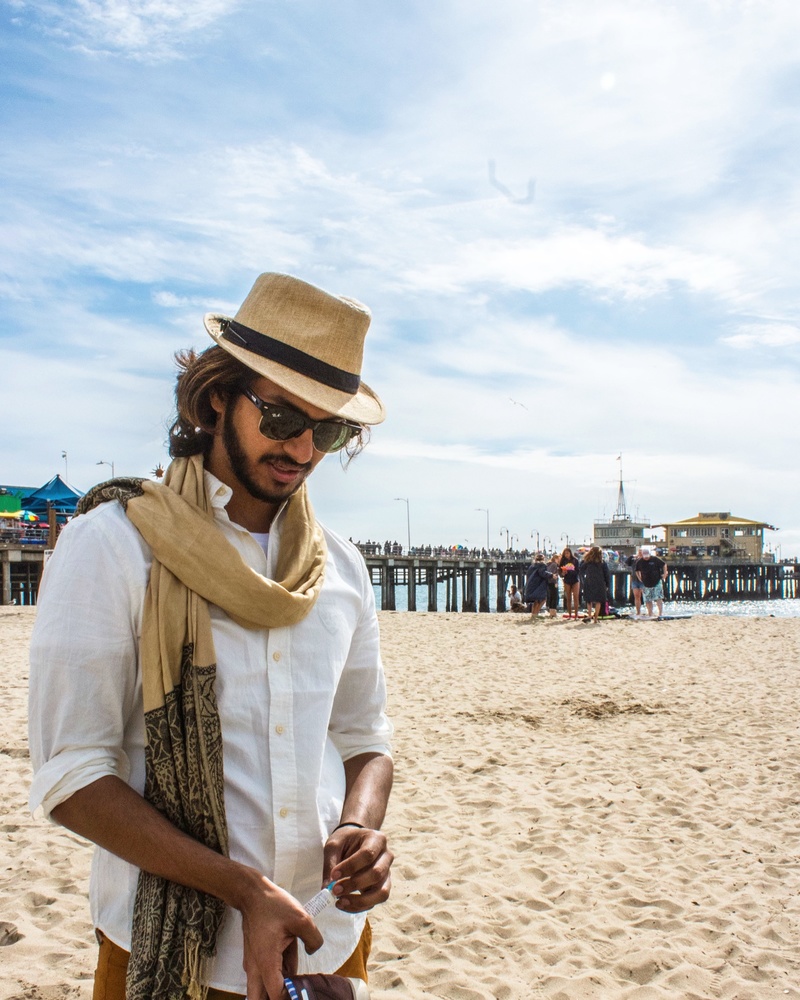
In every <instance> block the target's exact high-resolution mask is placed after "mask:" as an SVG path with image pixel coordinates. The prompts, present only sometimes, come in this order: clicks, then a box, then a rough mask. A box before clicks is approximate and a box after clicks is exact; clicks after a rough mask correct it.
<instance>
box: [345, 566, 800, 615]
mask: <svg viewBox="0 0 800 1000" xmlns="http://www.w3.org/2000/svg"><path fill="white" fill-rule="evenodd" d="M364 559H365V561H366V564H367V568H368V570H369V573H370V577H371V579H372V583H373V586H375V587H378V588H379V589H380V608H381V610H382V611H395V610H397V592H398V589H402V590H404V591H405V592H406V595H407V597H406V606H407V608H408V610H409V611H418V610H420V611H440V610H443V611H487V612H488V611H490V610H491V607H490V593H491V588H490V581H491V579H492V577H494V579H495V583H496V587H495V588H494V591H495V610H496V611H505V610H506V609H507V603H506V600H507V599H506V591H507V590H508V588H509V587H510V586H511V584H512V583H513V584H515V585H516V586H517V587H518V588H519V589H520V590H522V591H524V589H525V571H526V570H527V568H528V566H529V565H530V563H529V561H528V560H527V559H526V560H513V559H512V560H495V559H482V558H470V557H461V556H455V557H453V558H449V557H446V556H437V557H425V556H385V555H368V556H365V557H364ZM668 572H669V575H668V577H667V581H666V584H665V593H664V597H665V599H667V600H674V601H713V600H719V601H737V600H741V601H762V600H763V601H769V600H781V599H783V598H796V597H800V587H799V586H798V582H799V581H800V565H799V564H797V563H794V564H792V563H741V562H734V561H732V560H730V559H726V560H719V561H710V560H699V559H698V560H693V561H689V562H679V563H674V564H668ZM440 587H443V588H444V598H445V606H444V608H440V607H439V588H440ZM419 589H422V590H423V591H424V593H425V596H426V598H427V600H423V601H422V602H420V601H419V593H418V590H419ZM611 603H612V604H613V605H615V606H617V607H622V606H625V605H628V604H631V603H632V600H631V594H630V573H629V572H628V571H627V569H620V568H612V570H611ZM420 604H422V605H423V606H422V607H420Z"/></svg>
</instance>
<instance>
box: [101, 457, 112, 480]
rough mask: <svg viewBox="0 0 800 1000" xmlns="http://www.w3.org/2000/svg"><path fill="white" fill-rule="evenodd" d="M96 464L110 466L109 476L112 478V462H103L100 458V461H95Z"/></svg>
mask: <svg viewBox="0 0 800 1000" xmlns="http://www.w3.org/2000/svg"><path fill="white" fill-rule="evenodd" d="M97 465H108V466H110V467H111V478H112V479H114V463H113V462H104V461H103V460H102V458H101V459H100V461H99V462H97Z"/></svg>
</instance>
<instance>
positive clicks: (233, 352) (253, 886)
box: [30, 274, 392, 1000]
mask: <svg viewBox="0 0 800 1000" xmlns="http://www.w3.org/2000/svg"><path fill="white" fill-rule="evenodd" d="M369 321H370V317H369V312H368V310H367V309H366V307H364V306H362V305H361V304H360V303H358V302H355V301H353V300H350V299H345V298H340V297H337V296H334V295H330V294H328V293H327V292H324V291H322V290H321V289H318V288H315V287H314V286H312V285H308V284H306V283H305V282H302V281H300V280H298V279H296V278H293V277H290V276H288V275H279V274H264V275H261V276H260V277H259V278H258V279H257V281H256V283H255V285H254V286H253V289H252V290H251V292H250V294H249V295H248V297H247V299H246V300H245V302H244V304H243V305H242V307H241V309H240V310H239V311H238V313H237V314H236V317H235V318H234V319H230V318H228V317H224V316H216V315H211V314H209V315H207V316H206V317H205V325H206V328H207V330H208V332H209V333H210V334H211V337H212V338H213V339H214V341H215V342H216V346H212V347H210V348H209V349H208V350H206V351H204V352H203V353H201V354H199V355H196V354H195V353H194V352H186V353H184V354H182V355H179V356H178V363H179V369H180V371H179V375H178V380H177V385H176V390H175V393H176V402H177V419H176V421H175V423H174V424H173V426H172V428H171V431H170V453H171V455H172V456H173V462H172V464H171V465H170V468H169V470H168V472H167V476H166V478H165V480H164V485H157V484H155V483H152V482H150V481H147V480H144V481H142V480H120V479H117V480H112V481H111V482H110V483H107V484H101V486H99V487H95V489H94V490H92V491H90V493H89V494H87V497H86V498H85V501H86V502H85V503H84V504H83V507H82V516H79V517H76V518H75V519H74V520H73V521H72V522H71V523H70V524H69V525H68V526H67V528H66V529H65V530H64V532H63V533H62V535H61V538H60V539H59V542H58V546H57V549H56V551H55V553H54V555H53V557H52V559H51V560H50V561H49V564H48V568H47V573H46V575H45V580H44V586H43V590H42V594H41V600H40V603H39V610H38V616H37V624H36V628H35V631H34V637H33V642H32V647H31V699H30V715H31V723H30V742H31V756H32V760H33V764H34V770H35V776H34V781H33V787H32V792H31V806H32V808H34V809H36V808H38V807H41V808H42V809H43V811H44V813H45V814H46V815H50V816H52V818H53V819H55V820H56V821H57V822H59V823H61V824H63V825H64V826H66V827H68V828H69V829H71V830H74V831H75V832H77V833H78V834H80V835H81V836H84V837H87V838H88V839H89V840H92V841H94V843H95V844H97V845H98V848H99V849H98V850H97V851H96V852H95V857H94V862H93V867H92V880H91V888H90V898H91V907H92V917H93V920H94V924H95V927H96V928H97V936H98V940H99V941H100V944H101V947H100V959H99V964H98V972H97V975H96V978H95V992H94V1000H122V998H123V997H124V996H127V998H128V1000H175V998H180V997H184V996H186V997H191V998H193V1000H194V998H195V997H202V996H204V995H205V989H206V987H207V986H208V987H210V991H209V993H208V996H209V997H210V998H220V997H227V998H230V997H237V996H238V997H242V996H244V995H246V996H247V997H248V1000H278V998H279V997H281V996H282V995H284V971H286V972H287V973H288V974H289V975H290V976H291V974H292V973H293V972H294V971H295V969H296V968H298V967H299V970H300V972H301V973H303V972H319V973H333V972H334V971H336V970H338V971H339V972H340V973H341V974H342V975H346V976H354V977H358V978H360V979H366V971H365V962H366V956H367V954H368V952H369V938H370V933H369V925H368V924H366V923H365V920H366V917H365V913H366V911H367V910H369V909H370V908H371V907H372V906H374V905H375V904H376V903H380V902H382V901H384V900H385V899H386V898H387V897H388V894H389V888H390V866H391V862H392V855H391V853H390V852H389V850H388V848H387V844H386V838H385V837H384V835H383V834H382V833H380V826H381V823H382V820H383V817H384V811H385V808H386V803H387V799H388V796H389V791H390V788H391V781H392V761H391V757H390V756H389V747H388V738H389V736H390V735H391V726H390V723H389V722H388V720H387V719H386V716H385V714H384V701H385V688H384V679H383V672H382V667H381V662H380V653H379V648H378V629H377V621H376V615H375V606H374V599H373V596H372V587H371V583H370V579H369V576H368V574H367V572H366V568H365V566H364V563H363V560H362V558H361V556H360V555H359V554H358V552H357V551H356V549H355V547H354V546H352V545H351V544H349V543H348V542H345V541H344V540H342V539H341V538H339V537H338V536H337V535H335V534H333V533H332V532H330V531H328V530H326V529H324V528H322V527H321V526H320V525H319V523H318V522H317V521H316V519H315V517H314V514H313V511H312V509H311V505H310V503H309V501H308V498H307V495H306V487H305V480H306V478H307V477H308V476H309V475H310V473H311V472H312V471H313V469H314V468H315V467H316V466H317V464H318V463H319V462H320V461H321V460H322V458H323V457H324V456H325V454H326V453H329V452H335V451H337V450H340V449H341V448H343V447H344V448H347V450H348V453H349V454H350V455H352V454H354V453H355V452H356V451H357V450H358V449H359V448H360V446H361V444H362V443H363V438H364V435H365V428H366V427H367V426H368V425H370V424H376V423H380V422H381V421H382V420H383V418H384V410H383V405H382V403H381V402H380V400H379V399H378V397H377V396H376V395H375V394H374V393H373V392H372V390H371V389H369V388H368V387H367V386H366V385H365V384H364V383H362V382H361V381H360V372H361V361H362V353H363V343H364V338H365V335H366V332H367V328H368V326H369ZM107 501H110V502H107ZM223 763H224V769H223ZM330 883H335V885H334V886H333V894H334V896H335V898H336V905H335V906H331V907H328V908H327V909H325V911H324V912H323V913H321V914H320V915H319V916H318V917H317V918H316V923H315V921H314V920H312V919H311V918H310V917H309V916H308V914H307V913H306V912H305V910H304V909H303V906H302V905H301V904H303V903H304V902H306V901H308V900H309V899H310V898H311V897H312V896H313V895H314V894H315V893H317V892H318V890H319V889H320V887H321V886H323V885H327V884H330ZM298 941H299V942H300V943H301V944H300V945H299V944H298ZM129 954H130V957H129ZM310 955H313V957H309V956H310ZM126 969H127V986H126V985H125V980H124V976H125V974H126ZM313 979H314V977H313V976H312V977H310V978H309V979H308V980H307V981H306V983H307V985H309V989H308V990H307V992H308V994H309V996H310V997H313V996H314V992H313V989H312V988H311V980H313ZM342 982H344V981H343V980H336V981H334V980H330V981H328V980H324V982H323V980H321V979H319V980H317V983H316V985H317V986H320V984H322V985H324V986H325V988H326V989H327V988H330V990H331V992H330V993H325V994H324V995H326V996H327V995H330V996H338V995H340V994H338V993H336V990H337V989H338V988H339V986H340V985H341V983H342ZM286 985H287V989H289V992H290V993H291V988H292V984H291V983H287V984H286ZM126 990H127V992H126ZM318 995H323V994H322V993H319V994H318ZM341 995H346V994H341Z"/></svg>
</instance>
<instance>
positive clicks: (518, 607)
mask: <svg viewBox="0 0 800 1000" xmlns="http://www.w3.org/2000/svg"><path fill="white" fill-rule="evenodd" d="M508 600H509V604H510V607H509V610H510V611H514V612H520V611H525V610H527V609H526V607H525V605H524V604H523V603H522V594H520V592H519V591H518V590H517V587H516V584H514V583H512V584H511V586H510V587H509V589H508Z"/></svg>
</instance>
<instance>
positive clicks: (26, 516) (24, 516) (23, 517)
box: [19, 510, 39, 524]
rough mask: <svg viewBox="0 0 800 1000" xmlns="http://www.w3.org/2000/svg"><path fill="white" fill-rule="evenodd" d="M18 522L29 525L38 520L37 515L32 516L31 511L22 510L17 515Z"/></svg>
mask: <svg viewBox="0 0 800 1000" xmlns="http://www.w3.org/2000/svg"><path fill="white" fill-rule="evenodd" d="M19 519H20V521H29V522H30V523H31V524H33V523H35V522H36V521H38V520H39V515H38V514H34V513H33V511H32V510H23V511H22V513H21V514H20V515H19Z"/></svg>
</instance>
